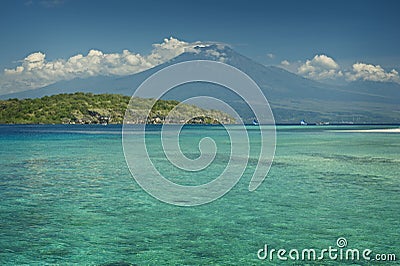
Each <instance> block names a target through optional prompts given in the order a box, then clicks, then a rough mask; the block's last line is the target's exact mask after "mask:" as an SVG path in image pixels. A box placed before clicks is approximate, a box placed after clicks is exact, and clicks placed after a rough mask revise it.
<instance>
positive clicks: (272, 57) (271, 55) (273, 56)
mask: <svg viewBox="0 0 400 266" xmlns="http://www.w3.org/2000/svg"><path fill="white" fill-rule="evenodd" d="M267 56H268V58H270V59H274V58H275V55H274V54H272V53H269V54H267Z"/></svg>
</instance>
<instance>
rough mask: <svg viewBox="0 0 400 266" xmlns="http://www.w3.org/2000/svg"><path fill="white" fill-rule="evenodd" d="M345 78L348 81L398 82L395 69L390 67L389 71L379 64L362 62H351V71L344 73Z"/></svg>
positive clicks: (398, 78)
mask: <svg viewBox="0 0 400 266" xmlns="http://www.w3.org/2000/svg"><path fill="white" fill-rule="evenodd" d="M346 78H347V80H349V81H355V80H360V79H361V80H369V81H381V82H397V83H400V77H399V73H398V72H397V71H396V70H395V69H392V70H391V71H390V72H386V71H385V70H384V69H383V68H382V67H381V66H380V65H371V64H364V63H355V64H353V66H352V71H351V72H347V73H346Z"/></svg>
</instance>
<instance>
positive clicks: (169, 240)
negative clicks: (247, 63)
mask: <svg viewBox="0 0 400 266" xmlns="http://www.w3.org/2000/svg"><path fill="white" fill-rule="evenodd" d="M367 128H371V127H367V126H352V127H335V126H321V127H311V126H307V127H299V126H280V127H278V130H277V149H276V156H275V159H274V163H273V166H272V168H271V170H270V172H269V174H268V177H267V178H266V180H265V181H264V183H263V184H262V185H261V186H260V187H259V188H258V189H257V190H256V191H254V192H249V191H248V189H247V188H248V184H249V181H250V178H251V175H252V171H254V166H255V162H256V158H257V147H258V146H257V144H258V142H257V140H258V131H257V130H256V129H254V128H253V127H249V129H250V131H249V132H250V135H251V136H250V137H251V141H252V142H251V143H252V154H251V156H250V163H249V165H248V167H247V169H246V171H245V174H244V176H243V177H242V178H241V179H240V181H239V182H238V184H237V185H236V186H235V187H234V188H233V189H232V190H231V191H230V192H229V193H228V194H226V195H225V196H224V197H222V198H220V199H218V200H216V201H214V202H212V203H209V204H205V205H202V206H198V207H177V206H173V205H169V204H165V203H162V202H160V201H158V200H156V199H154V198H153V197H151V196H149V195H148V194H147V193H145V192H144V191H143V190H142V189H141V188H140V187H139V186H138V185H137V184H136V183H135V181H134V179H133V178H132V177H131V175H130V172H129V170H128V167H127V165H126V163H125V159H124V154H123V150H122V144H121V127H120V126H106V127H105V126H78V125H76V126H73V125H66V126H59V125H53V126H49V125H35V126H27V125H18V126H16V125H14V126H0V200H1V205H0V264H1V265H21V264H30V265H35V264H36V265H39V264H40V265H43V264H61V265H65V264H77V265H113V264H114V265H124V263H126V264H127V265H129V264H137V265H165V264H167V265H200V264H202V265H210V264H220V265H232V264H236V265H257V264H261V263H262V261H260V260H259V259H258V258H257V252H258V250H259V249H262V248H263V247H264V245H265V244H267V245H268V247H269V248H271V249H272V248H274V249H280V248H283V249H286V250H287V251H289V250H290V249H298V250H302V249H311V248H313V249H316V250H322V249H324V248H329V246H332V247H334V248H337V245H336V241H337V239H338V238H339V237H344V238H346V240H347V248H357V249H360V250H364V249H371V250H372V251H373V253H372V254H376V253H392V254H396V256H397V262H387V265H394V264H396V263H398V261H399V259H400V240H399V239H400V211H399V210H400V176H399V169H400V168H399V165H400V134H398V133H349V132H346V131H345V130H346V129H367ZM372 128H373V127H372ZM184 132H185V134H186V137H183V138H182V143H181V144H182V149H183V150H184V151H185V153H186V154H187V156H188V157H191V156H192V157H193V158H195V157H196V156H197V155H198V154H197V152H198V151H197V143H198V140H199V139H200V138H202V137H204V136H209V137H211V138H213V139H214V140H215V141H216V143H217V145H219V146H218V147H219V148H218V154H217V156H216V159H215V161H214V163H213V165H212V166H210V168H209V169H208V170H207V171H203V172H202V173H201V174H200V175H196V176H190V175H184V174H178V175H177V174H176V172H174V171H177V170H176V169H175V170H174V169H172V168H171V167H170V166H169V165H168V164H167V163H166V162H165V160H163V157H162V154H161V149H160V142H159V135H160V134H159V131H158V129H157V127H155V128H153V131H152V133H151V134H150V135H149V140H150V141H148V143H149V146H148V149H149V152H150V153H151V154H153V156H154V158H155V160H154V161H155V164H156V166H157V167H158V168H159V169H161V170H162V171H165V172H168V173H171V179H174V178H175V180H174V181H175V182H180V183H182V184H200V183H205V182H208V181H210V180H212V179H213V177H214V175H216V174H218V173H219V172H220V171H222V170H223V168H224V165H225V164H226V162H227V158H229V141H227V134H226V132H225V130H223V128H222V127H216V126H191V127H187V128H185V129H184ZM187 136H189V137H187ZM118 263H119V264H118ZM264 263H272V264H290V265H293V264H297V265H299V264H300V265H302V264H316V265H320V264H323V265H342V264H348V265H352V264H361V265H365V264H367V262H366V261H365V260H360V261H344V260H329V259H325V260H322V261H316V262H313V261H293V260H290V259H289V260H288V261H286V262H284V261H280V260H278V259H277V258H276V257H274V260H272V261H270V260H269V259H266V261H264ZM370 263H371V264H374V263H373V262H370ZM379 264H380V265H386V264H385V263H382V262H380V263H379Z"/></svg>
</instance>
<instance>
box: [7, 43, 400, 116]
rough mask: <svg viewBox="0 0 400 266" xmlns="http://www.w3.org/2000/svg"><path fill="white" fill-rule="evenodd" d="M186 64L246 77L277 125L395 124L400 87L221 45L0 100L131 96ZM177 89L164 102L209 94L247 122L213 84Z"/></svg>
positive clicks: (232, 98)
mask: <svg viewBox="0 0 400 266" xmlns="http://www.w3.org/2000/svg"><path fill="white" fill-rule="evenodd" d="M189 60H215V61H221V62H225V63H227V64H230V65H232V66H235V67H237V68H238V69H240V70H242V71H243V72H245V73H246V74H248V75H249V76H250V77H251V78H252V79H254V81H256V82H257V84H258V85H259V86H260V88H261V90H262V91H263V93H264V94H265V95H266V97H267V99H268V101H269V102H270V105H271V108H272V110H273V113H274V116H275V119H276V122H278V123H297V122H298V121H300V120H301V119H305V120H307V121H309V122H317V121H328V122H333V123H334V122H343V121H351V122H357V123H400V104H399V103H400V85H399V84H397V83H383V82H372V81H357V82H351V83H348V84H346V85H341V86H339V85H337V86H335V85H327V84H324V83H320V82H317V81H313V80H309V79H306V78H303V77H301V76H298V75H296V74H294V73H291V72H288V71H286V70H284V69H282V68H279V67H275V66H264V65H262V64H259V63H257V62H255V61H253V60H251V59H249V58H247V57H245V56H243V55H241V54H238V53H237V52H235V51H234V50H233V49H232V48H230V47H229V46H227V45H222V44H209V45H208V46H205V47H203V46H199V47H197V48H196V51H195V52H186V53H183V54H181V55H179V56H177V57H175V58H173V59H172V60H170V61H169V62H167V63H164V64H162V65H159V66H156V67H154V68H152V69H149V70H146V71H143V72H141V73H137V74H134V75H129V76H123V77H120V76H119V77H117V76H100V77H90V78H85V79H74V80H69V81H61V82H57V83H55V84H52V85H49V86H46V87H43V88H39V89H35V90H31V91H25V92H20V93H14V94H8V95H1V96H0V98H3V99H5V98H36V97H42V96H44V95H52V94H58V93H73V92H77V91H82V92H92V93H116V94H123V95H127V96H131V95H132V94H133V92H134V90H135V89H136V88H137V87H138V86H139V85H140V84H141V83H142V82H143V81H144V80H145V79H146V78H147V77H149V76H150V75H152V74H153V73H155V72H157V71H158V70H160V69H162V68H164V67H166V66H169V65H172V64H174V63H178V62H184V61H189ZM179 87H180V88H176V90H175V89H174V90H172V91H171V92H169V93H168V94H166V95H165V97H164V98H165V99H174V100H179V101H182V100H184V99H185V98H187V97H191V96H198V95H203V94H205V95H209V96H214V97H218V98H220V99H223V100H224V101H226V102H228V103H229V104H231V105H232V106H234V107H235V108H237V109H238V110H239V113H241V114H242V116H244V117H245V120H246V121H247V122H248V121H251V120H252V119H253V115H252V113H251V111H250V110H249V108H248V107H247V106H246V104H245V103H243V102H242V101H241V99H240V98H239V97H237V96H236V95H234V94H232V93H230V92H228V91H227V90H224V88H222V87H220V86H218V85H213V84H204V83H191V84H185V85H182V86H179ZM202 107H207V106H202Z"/></svg>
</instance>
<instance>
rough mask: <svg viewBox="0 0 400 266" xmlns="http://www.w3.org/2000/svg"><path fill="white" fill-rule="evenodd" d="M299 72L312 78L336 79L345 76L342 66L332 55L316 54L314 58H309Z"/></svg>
mask: <svg viewBox="0 0 400 266" xmlns="http://www.w3.org/2000/svg"><path fill="white" fill-rule="evenodd" d="M297 73H298V74H300V75H302V76H304V77H307V78H311V79H316V80H323V79H336V78H338V77H342V76H343V72H342V71H341V70H340V66H339V65H338V64H337V63H336V62H335V60H333V59H332V58H331V57H329V56H326V55H323V54H322V55H315V56H314V58H313V59H312V60H307V61H306V63H304V64H302V65H301V66H300V67H299V68H298V69H297Z"/></svg>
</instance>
